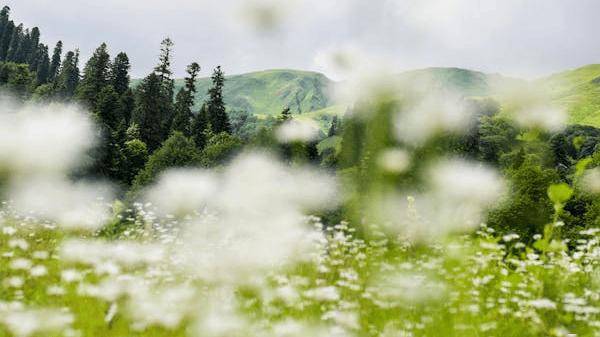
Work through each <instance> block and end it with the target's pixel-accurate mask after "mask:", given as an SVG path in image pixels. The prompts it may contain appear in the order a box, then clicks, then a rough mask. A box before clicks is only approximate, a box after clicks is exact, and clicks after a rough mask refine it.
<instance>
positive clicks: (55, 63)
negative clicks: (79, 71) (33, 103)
mask: <svg viewBox="0 0 600 337" xmlns="http://www.w3.org/2000/svg"><path fill="white" fill-rule="evenodd" d="M62 47H63V44H62V41H58V42H57V43H56V46H55V47H54V52H53V53H52V60H51V61H50V70H49V71H48V82H53V81H54V80H55V79H56V76H58V72H59V71H60V61H61V56H62Z"/></svg>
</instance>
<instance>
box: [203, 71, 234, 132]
mask: <svg viewBox="0 0 600 337" xmlns="http://www.w3.org/2000/svg"><path fill="white" fill-rule="evenodd" d="M224 85H225V74H224V73H223V71H222V70H221V66H218V67H217V68H216V69H215V70H214V72H213V75H212V87H211V88H210V89H209V90H208V94H209V100H208V102H207V109H208V118H209V122H210V125H211V127H212V130H213V132H215V133H217V134H218V133H221V132H227V133H231V124H230V123H229V117H228V116H227V112H226V110H225V102H224V101H223V86H224Z"/></svg>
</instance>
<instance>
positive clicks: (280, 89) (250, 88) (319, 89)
mask: <svg viewBox="0 0 600 337" xmlns="http://www.w3.org/2000/svg"><path fill="white" fill-rule="evenodd" d="M398 80H399V82H400V83H403V84H404V85H409V86H410V85H421V86H423V85H425V86H427V87H428V88H429V87H431V88H432V89H447V90H453V91H456V92H460V93H462V94H464V95H465V96H479V97H481V96H494V88H495V87H496V85H497V84H499V83H500V84H511V83H517V82H523V81H524V80H521V79H516V78H510V77H505V76H502V75H499V74H487V73H483V72H479V71H473V70H468V69H461V68H440V67H437V68H425V69H419V70H412V71H407V72H404V73H401V74H398ZM139 82H140V80H133V81H132V85H133V86H136V85H137V84H139ZM531 83H533V84H534V85H536V86H539V87H540V88H542V89H544V90H547V92H548V93H549V94H550V97H551V99H552V101H553V103H555V104H558V105H561V106H564V107H565V108H566V109H567V110H568V111H569V115H570V120H569V122H570V123H573V124H575V123H577V124H587V125H592V126H598V127H600V64H594V65H587V66H584V67H581V68H577V69H573V70H567V71H564V72H560V73H557V74H553V75H550V76H547V77H543V78H540V79H537V80H533V81H531ZM334 85H335V82H334V81H332V80H330V79H329V78H327V77H326V76H325V75H323V74H320V73H317V72H310V71H299V70H288V69H278V70H265V71H258V72H252V73H247V74H241V75H233V76H228V77H227V81H226V83H225V91H224V97H225V102H226V104H227V106H228V109H229V110H230V111H233V110H236V111H245V112H247V113H251V114H255V115H258V116H262V117H265V116H273V115H277V114H279V113H280V112H281V111H282V109H283V108H284V107H290V109H291V111H292V113H293V114H295V115H296V116H297V117H300V118H307V119H313V120H316V121H318V122H319V123H320V124H322V125H323V126H324V127H325V125H326V124H327V123H328V122H329V121H330V120H331V117H332V116H333V115H340V114H343V113H344V112H345V111H346V110H347V108H346V107H345V106H342V105H339V104H336V103H335V102H334V101H333V100H332V99H331V98H330V95H329V93H330V91H331V89H332V88H333V86H334ZM182 86H183V80H181V79H178V80H176V90H179V88H181V87H182ZM209 86H210V78H201V79H199V80H198V95H197V97H196V105H197V107H199V106H200V105H201V104H202V102H203V101H204V100H205V98H206V92H207V90H208V88H209Z"/></svg>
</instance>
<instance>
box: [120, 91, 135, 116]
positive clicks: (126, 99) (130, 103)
mask: <svg viewBox="0 0 600 337" xmlns="http://www.w3.org/2000/svg"><path fill="white" fill-rule="evenodd" d="M119 100H120V105H121V116H122V117H123V120H124V121H125V125H129V124H130V123H131V116H132V115H133V110H134V109H135V94H134V93H133V90H132V89H131V88H127V90H125V92H124V93H123V94H122V95H121V97H120V98H119Z"/></svg>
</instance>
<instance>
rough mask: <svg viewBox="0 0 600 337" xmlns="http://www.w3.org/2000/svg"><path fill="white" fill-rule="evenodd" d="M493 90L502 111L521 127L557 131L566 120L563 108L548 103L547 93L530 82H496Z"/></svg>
mask: <svg viewBox="0 0 600 337" xmlns="http://www.w3.org/2000/svg"><path fill="white" fill-rule="evenodd" d="M494 87H495V88H494V91H495V92H496V93H497V96H498V98H499V101H500V102H502V112H503V113H504V114H506V115H508V116H509V117H511V118H512V119H513V120H514V121H516V122H517V123H518V124H519V125H520V126H522V127H529V128H541V129H545V130H548V131H558V130H560V129H562V128H563V127H564V126H565V123H566V122H567V112H566V110H565V109H564V108H561V107H558V106H555V105H552V104H550V103H549V102H552V100H551V99H550V97H549V94H548V93H547V92H545V91H544V90H542V89H540V87H539V86H536V85H534V84H532V83H527V82H525V83H518V82H510V83H508V84H507V83H497V84H494Z"/></svg>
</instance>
